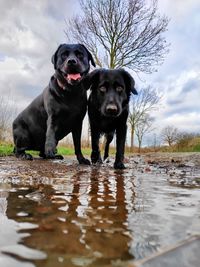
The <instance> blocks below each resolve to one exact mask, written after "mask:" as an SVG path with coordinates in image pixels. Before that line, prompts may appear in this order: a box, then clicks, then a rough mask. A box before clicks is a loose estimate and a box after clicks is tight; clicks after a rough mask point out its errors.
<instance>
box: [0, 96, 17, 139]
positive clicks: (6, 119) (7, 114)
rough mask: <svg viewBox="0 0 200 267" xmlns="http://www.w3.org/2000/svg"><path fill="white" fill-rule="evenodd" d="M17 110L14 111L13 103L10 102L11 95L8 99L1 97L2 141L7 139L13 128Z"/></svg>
mask: <svg viewBox="0 0 200 267" xmlns="http://www.w3.org/2000/svg"><path fill="white" fill-rule="evenodd" d="M14 114H15V110H13V103H12V100H10V95H8V96H7V97H5V96H1V97H0V141H2V140H4V139H5V137H6V132H7V131H8V129H9V128H11V120H12V119H13V115H14Z"/></svg>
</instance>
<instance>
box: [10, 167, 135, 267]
mask: <svg viewBox="0 0 200 267" xmlns="http://www.w3.org/2000/svg"><path fill="white" fill-rule="evenodd" d="M128 178H130V177H127V179H126V176H124V174H123V172H115V171H114V170H112V169H106V168H101V169H99V168H95V167H93V168H90V169H86V170H84V169H83V170H78V171H75V172H74V173H73V174H72V175H67V177H60V178H52V180H51V182H50V184H37V183H35V184H32V185H31V186H29V188H27V187H24V185H22V184H18V185H12V187H14V188H15V191H14V192H10V193H9V195H8V198H7V201H8V206H7V216H8V218H12V219H14V220H16V221H18V222H29V223H34V224H37V225H38V228H37V229H34V230H28V232H29V233H30V236H28V237H26V238H24V239H23V243H24V244H25V245H26V246H28V247H31V248H37V249H39V250H41V251H44V252H45V253H47V259H46V260H41V261H34V263H35V265H36V266H57V264H58V263H59V266H60V265H62V264H63V266H87V265H88V266H89V265H91V264H92V265H91V266H94V264H97V265H99V266H104V265H105V264H106V265H108V266H109V264H111V263H114V262H116V261H123V263H125V262H126V261H128V260H130V259H133V258H134V257H133V255H132V254H131V253H130V252H129V244H130V241H131V239H132V235H131V232H130V230H129V229H128V209H129V210H130V208H131V209H134V198H135V192H134V183H133V182H130V181H128V180H129V179H128ZM133 179H134V178H133V177H132V179H131V180H133ZM130 200H131V202H130ZM20 232H23V230H22V231H20ZM26 233H27V230H26Z"/></svg>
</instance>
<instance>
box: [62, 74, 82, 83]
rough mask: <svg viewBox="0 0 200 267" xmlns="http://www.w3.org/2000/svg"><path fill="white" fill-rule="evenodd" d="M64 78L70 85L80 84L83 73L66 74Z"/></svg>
mask: <svg viewBox="0 0 200 267" xmlns="http://www.w3.org/2000/svg"><path fill="white" fill-rule="evenodd" d="M64 77H65V80H67V82H69V83H73V82H79V81H80V80H81V79H82V75H81V73H68V74H65V75H64Z"/></svg>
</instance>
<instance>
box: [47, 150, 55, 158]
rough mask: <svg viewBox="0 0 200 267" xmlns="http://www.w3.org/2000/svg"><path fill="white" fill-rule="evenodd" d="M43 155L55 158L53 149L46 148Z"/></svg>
mask: <svg viewBox="0 0 200 267" xmlns="http://www.w3.org/2000/svg"><path fill="white" fill-rule="evenodd" d="M45 156H46V159H55V153H54V151H53V150H46V151H45Z"/></svg>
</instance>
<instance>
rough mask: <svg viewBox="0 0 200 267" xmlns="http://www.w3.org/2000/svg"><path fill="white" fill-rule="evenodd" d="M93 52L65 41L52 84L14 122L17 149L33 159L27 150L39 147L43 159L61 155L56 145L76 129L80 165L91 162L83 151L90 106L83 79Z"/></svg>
mask: <svg viewBox="0 0 200 267" xmlns="http://www.w3.org/2000/svg"><path fill="white" fill-rule="evenodd" d="M90 61H91V63H92V65H93V66H95V63H94V60H93V58H92V55H91V54H90V52H89V51H88V50H87V48H86V47H85V46H84V45H81V44H62V45H60V46H59V47H58V49H57V51H56V52H55V54H54V55H53V57H52V63H53V64H54V68H55V74H54V75H53V76H52V77H51V80H50V83H49V85H48V86H47V87H46V88H45V89H44V91H43V93H42V94H41V95H39V96H38V97H37V98H36V99H35V100H33V102H32V103H31V104H30V105H29V106H28V107H27V108H26V109H25V110H24V111H22V112H21V113H20V114H19V115H18V117H17V118H16V119H15V121H14V122H13V137H14V143H15V149H14V152H15V154H16V156H17V157H20V158H24V159H29V160H30V159H32V156H31V155H30V154H27V153H26V152H25V151H26V150H38V151H40V156H41V157H43V158H50V159H54V158H60V159H62V158H63V157H62V156H61V155H56V151H57V150H56V146H57V144H58V141H59V140H61V139H62V138H63V137H64V136H66V135H67V134H68V133H70V132H72V137H73V142H74V147H75V154H76V156H77V159H78V161H79V163H80V164H90V162H89V160H87V159H85V158H84V157H83V155H82V152H81V131H82V121H83V118H84V116H85V113H86V109H87V94H86V90H85V89H84V86H83V79H84V77H85V76H86V74H87V73H88V72H89V69H90V64H89V62H90Z"/></svg>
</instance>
